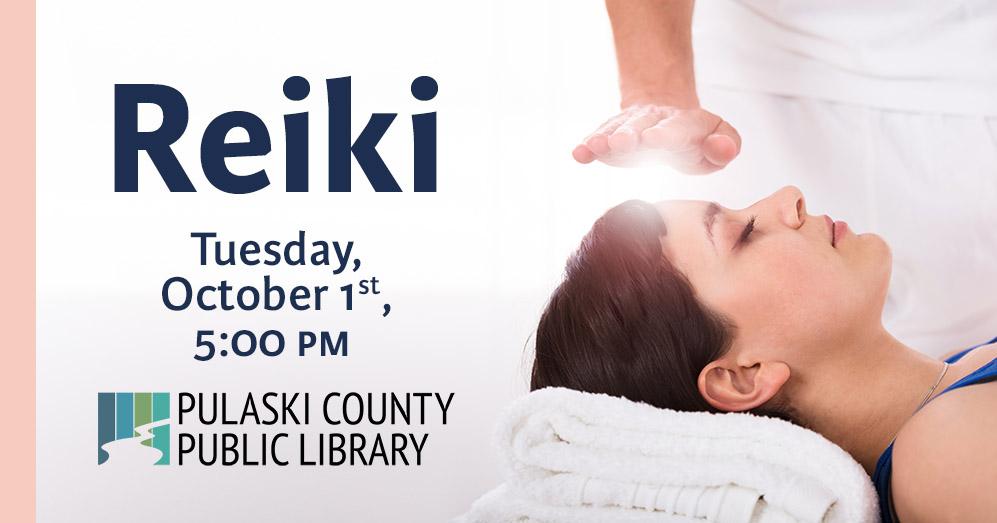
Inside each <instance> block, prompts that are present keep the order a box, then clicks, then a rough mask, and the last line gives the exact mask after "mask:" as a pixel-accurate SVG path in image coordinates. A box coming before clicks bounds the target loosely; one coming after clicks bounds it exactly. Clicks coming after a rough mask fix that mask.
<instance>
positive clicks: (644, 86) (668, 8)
mask: <svg viewBox="0 0 997 523" xmlns="http://www.w3.org/2000/svg"><path fill="white" fill-rule="evenodd" d="M692 9H693V0H606V10H607V11H608V12H609V19H610V21H611V23H612V27H613V41H614V43H615V45H616V61H617V64H618V66H619V74H620V95H621V101H620V103H621V106H622V107H628V106H630V105H634V104H642V103H654V104H661V105H671V106H677V107H698V106H699V99H698V97H697V96H696V81H695V77H694V75H693V59H692Z"/></svg>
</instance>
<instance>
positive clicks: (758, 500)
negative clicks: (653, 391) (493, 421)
mask: <svg viewBox="0 0 997 523" xmlns="http://www.w3.org/2000/svg"><path fill="white" fill-rule="evenodd" d="M498 440H499V443H498V446H499V451H500V453H501V455H502V457H503V463H504V469H505V470H504V473H505V476H506V483H505V484H504V485H503V486H501V487H499V488H498V489H495V490H494V491H492V492H490V493H488V494H486V495H485V496H484V497H482V498H481V499H480V500H478V502H476V503H475V504H474V505H473V506H472V509H471V511H470V512H469V513H468V514H466V515H465V516H464V517H463V519H462V520H463V521H466V522H473V523H498V522H507V521H508V522H511V521H522V522H527V521H549V522H561V521H565V522H569V521H578V522H583V521H635V522H636V521H641V522H644V521H647V522H652V521H653V522H699V523H702V522H704V521H708V522H717V523H749V522H750V523H781V522H794V521H799V522H808V523H809V522H813V523H816V522H822V523H837V522H849V523H874V522H877V521H878V508H877V501H876V494H875V490H874V488H873V486H872V483H871V481H870V480H869V476H868V475H867V474H866V473H865V471H864V470H863V469H862V467H861V466H860V465H859V464H858V463H857V462H855V460H854V459H852V457H851V456H850V455H848V453H846V452H845V451H844V450H842V449H841V448H840V447H838V446H836V445H834V444H833V443H831V442H830V441H828V440H826V439H825V438H824V437H822V436H821V435H819V434H817V433H815V432H812V431H810V430H807V429H804V428H802V427H799V426H796V425H793V424H791V423H788V422H785V421H782V420H777V419H772V418H765V417H760V416H754V415H751V414H741V413H737V414H734V413H732V414H711V413H706V412H677V411H672V410H666V409H658V408H655V407H652V406H649V405H646V404H641V403H635V402H632V401H628V400H625V399H621V398H615V397H611V396H607V395H604V394H589V393H583V392H578V391H574V390H568V389H560V388H549V389H543V390H539V391H535V392H532V393H530V394H528V395H527V396H526V397H524V398H521V399H520V400H518V401H517V402H515V403H514V404H513V405H512V406H510V408H509V409H508V410H507V412H506V413H505V415H504V416H503V418H502V421H501V422H500V424H499V438H498Z"/></svg>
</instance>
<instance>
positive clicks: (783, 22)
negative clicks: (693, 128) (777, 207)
mask: <svg viewBox="0 0 997 523" xmlns="http://www.w3.org/2000/svg"><path fill="white" fill-rule="evenodd" d="M693 46H694V49H695V58H696V69H697V76H698V77H699V79H700V80H701V81H702V82H704V83H705V84H708V85H715V86H723V87H730V88H738V89H745V90H750V91H756V92H766V93H773V94H783V95H790V96H802V97H808V98H819V99H823V100H833V101H839V102H847V103H853V104H860V105H868V106H873V107H880V108H889V109H900V110H911V111H922V112H938V113H956V114H986V115H991V116H997V2H994V1H992V0H938V1H910V0H877V1H873V2H870V1H865V0H778V1H776V0H737V1H735V0H708V1H704V2H697V3H696V9H695V13H694V16H693Z"/></svg>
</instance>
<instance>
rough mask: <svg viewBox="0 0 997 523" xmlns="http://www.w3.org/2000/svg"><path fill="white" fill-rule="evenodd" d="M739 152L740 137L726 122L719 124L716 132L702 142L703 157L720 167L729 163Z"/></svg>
mask: <svg viewBox="0 0 997 523" xmlns="http://www.w3.org/2000/svg"><path fill="white" fill-rule="evenodd" d="M740 152H741V135H740V134H738V132H737V129H734V127H733V126H732V125H731V124H729V123H727V122H720V125H718V126H717V128H716V130H715V131H713V133H712V134H710V135H709V136H707V137H706V139H705V140H703V157H704V158H706V159H707V160H709V162H710V163H712V164H714V165H717V166H720V167H723V166H725V165H727V164H728V163H730V162H731V160H733V159H734V158H735V157H737V155H738V153H740Z"/></svg>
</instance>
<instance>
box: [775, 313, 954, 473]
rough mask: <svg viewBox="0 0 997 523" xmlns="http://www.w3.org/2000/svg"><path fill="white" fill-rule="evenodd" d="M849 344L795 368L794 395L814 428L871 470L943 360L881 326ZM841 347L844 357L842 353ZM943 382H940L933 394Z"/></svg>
mask: <svg viewBox="0 0 997 523" xmlns="http://www.w3.org/2000/svg"><path fill="white" fill-rule="evenodd" d="M848 346H849V349H848V350H847V351H841V350H840V348H837V349H836V350H834V351H833V352H831V353H833V354H836V356H835V358H834V361H833V362H832V361H827V362H822V363H820V364H817V365H814V366H813V368H811V369H808V372H801V373H794V377H795V378H797V379H796V380H795V381H796V382H797V385H796V387H795V388H796V390H795V391H794V392H795V393H794V394H793V395H792V396H791V397H793V405H794V407H796V409H797V410H798V411H799V412H803V413H806V421H807V422H808V424H809V426H810V428H811V429H813V430H815V431H817V432H819V433H821V434H822V435H823V436H824V437H826V438H828V439H829V440H831V441H833V442H834V443H835V444H837V445H838V446H840V447H841V448H843V449H845V450H846V451H847V452H848V453H849V454H851V455H852V456H853V457H854V458H855V459H856V460H857V461H858V462H859V463H860V464H861V465H862V466H863V467H864V468H865V470H866V472H868V473H869V474H870V475H871V474H872V472H873V471H874V470H875V468H876V461H877V460H878V459H879V455H880V454H882V452H883V451H884V450H886V447H887V446H889V444H890V443H891V442H892V441H893V438H894V437H896V435H897V433H898V432H899V431H900V428H901V427H903V425H904V423H906V422H907V420H908V419H910V417H911V415H913V414H914V411H915V410H916V409H917V407H918V406H919V405H920V403H921V401H922V400H923V399H924V398H925V395H926V394H927V392H928V390H929V389H930V388H931V386H932V385H933V384H934V383H935V381H936V380H937V379H938V376H939V375H940V373H941V371H942V367H943V363H942V362H941V361H938V360H935V359H932V358H930V357H928V356H925V355H923V354H921V353H919V352H917V351H915V350H913V349H911V348H910V347H907V346H906V345H904V344H902V343H900V342H899V341H898V340H897V339H895V338H894V337H893V336H891V335H890V334H889V333H887V332H886V331H885V330H883V329H879V330H877V331H876V332H874V333H872V334H871V335H869V336H865V337H863V338H862V339H860V340H857V341H851V342H848ZM842 352H844V353H846V355H845V357H844V360H843V359H842V358H841V357H838V356H840V354H841V353H842ZM946 378H948V376H946ZM945 381H946V382H948V381H949V380H948V379H946V380H945ZM944 386H946V383H945V382H943V383H939V384H938V387H936V390H935V391H933V392H932V394H937V393H938V392H940V391H941V390H943V389H944Z"/></svg>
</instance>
